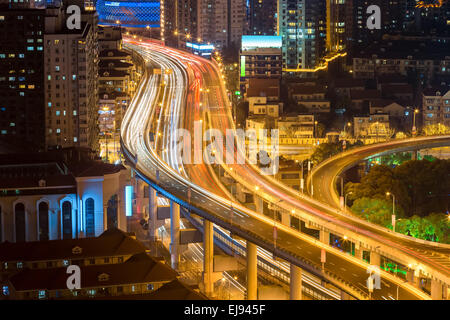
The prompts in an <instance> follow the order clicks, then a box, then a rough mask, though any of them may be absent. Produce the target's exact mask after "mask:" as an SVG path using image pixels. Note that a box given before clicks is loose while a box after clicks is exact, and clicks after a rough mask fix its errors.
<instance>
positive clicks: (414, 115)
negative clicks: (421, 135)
mask: <svg viewBox="0 0 450 320" xmlns="http://www.w3.org/2000/svg"><path fill="white" fill-rule="evenodd" d="M416 113H419V109H415V110H414V113H413V127H412V134H413V135H415V134H416V131H417V129H416Z"/></svg>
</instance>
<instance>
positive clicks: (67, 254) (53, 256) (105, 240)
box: [0, 228, 146, 262]
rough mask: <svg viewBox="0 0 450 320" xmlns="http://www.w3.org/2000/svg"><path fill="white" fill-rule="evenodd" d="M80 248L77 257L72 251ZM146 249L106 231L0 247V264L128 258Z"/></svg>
mask: <svg viewBox="0 0 450 320" xmlns="http://www.w3.org/2000/svg"><path fill="white" fill-rule="evenodd" d="M75 247H80V248H81V252H80V253H79V254H77V253H73V251H72V250H73V248H75ZM145 251H146V247H145V246H144V245H143V244H142V243H141V242H139V241H137V240H135V239H134V238H132V237H130V236H129V235H127V234H126V233H125V232H123V231H121V230H119V229H115V228H114V229H109V230H106V231H105V232H103V233H102V234H101V235H100V236H99V237H97V238H82V239H66V240H49V241H32V242H22V243H20V242H19V243H10V242H3V243H0V261H4V262H5V261H23V262H25V261H46V260H60V259H85V258H91V257H105V256H120V255H132V254H136V253H140V252H145Z"/></svg>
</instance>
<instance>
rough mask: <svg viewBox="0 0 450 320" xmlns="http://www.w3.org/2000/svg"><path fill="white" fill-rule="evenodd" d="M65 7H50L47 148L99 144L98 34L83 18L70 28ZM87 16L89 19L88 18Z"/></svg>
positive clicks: (46, 121)
mask: <svg viewBox="0 0 450 320" xmlns="http://www.w3.org/2000/svg"><path fill="white" fill-rule="evenodd" d="M63 12H64V8H61V7H56V8H48V9H47V16H46V22H45V24H46V33H45V36H44V42H45V59H44V73H45V75H44V78H45V89H46V93H45V109H46V111H45V126H46V133H45V142H46V147H47V148H54V147H72V146H80V147H90V148H92V149H94V150H96V149H97V148H98V125H97V117H98V110H97V109H98V106H97V100H98V96H97V95H98V93H97V74H98V72H97V59H98V58H97V57H98V53H97V42H96V40H97V36H96V32H95V27H94V26H93V25H91V24H90V23H88V22H82V24H81V29H74V30H68V29H66V24H65V21H66V20H65V15H64V13H63ZM87 20H88V19H87Z"/></svg>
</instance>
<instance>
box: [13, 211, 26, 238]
mask: <svg viewBox="0 0 450 320" xmlns="http://www.w3.org/2000/svg"><path fill="white" fill-rule="evenodd" d="M14 216H15V219H14V222H15V235H16V242H25V239H26V236H25V205H24V204H23V203H17V204H16V205H15V206H14Z"/></svg>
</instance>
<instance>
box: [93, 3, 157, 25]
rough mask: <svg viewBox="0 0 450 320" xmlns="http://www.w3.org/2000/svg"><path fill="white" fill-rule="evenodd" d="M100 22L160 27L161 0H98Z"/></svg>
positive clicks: (102, 23) (104, 23) (103, 23)
mask: <svg viewBox="0 0 450 320" xmlns="http://www.w3.org/2000/svg"><path fill="white" fill-rule="evenodd" d="M97 12H98V16H99V24H101V25H114V26H122V27H136V28H146V27H147V26H148V27H150V28H159V27H160V21H161V4H160V1H159V0H143V1H140V0H122V1H108V0H98V1H97Z"/></svg>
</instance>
